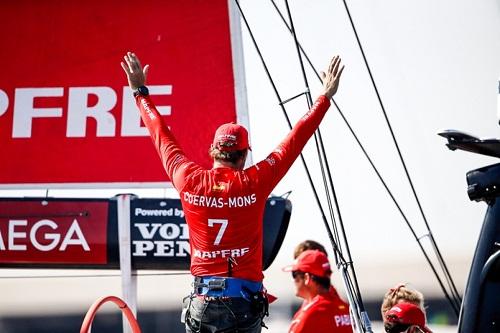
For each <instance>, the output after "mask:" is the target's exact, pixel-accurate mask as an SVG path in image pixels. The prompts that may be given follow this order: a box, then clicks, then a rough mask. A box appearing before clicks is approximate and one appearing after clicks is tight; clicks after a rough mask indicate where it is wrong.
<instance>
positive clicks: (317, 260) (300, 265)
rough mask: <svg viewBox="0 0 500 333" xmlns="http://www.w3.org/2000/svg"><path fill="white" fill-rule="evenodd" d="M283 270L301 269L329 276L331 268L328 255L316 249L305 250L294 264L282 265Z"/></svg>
mask: <svg viewBox="0 0 500 333" xmlns="http://www.w3.org/2000/svg"><path fill="white" fill-rule="evenodd" d="M283 271H284V272H292V271H301V272H304V273H309V274H312V275H316V276H319V277H328V278H329V277H330V275H332V269H331V267H330V262H329V261H328V257H327V256H326V255H325V254H324V253H323V252H321V251H318V250H307V251H304V252H302V253H301V254H300V255H299V256H298V257H297V259H295V264H293V265H289V266H286V267H283Z"/></svg>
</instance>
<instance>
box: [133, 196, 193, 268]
mask: <svg viewBox="0 0 500 333" xmlns="http://www.w3.org/2000/svg"><path fill="white" fill-rule="evenodd" d="M130 212H131V214H130V227H131V236H132V257H133V259H132V266H133V267H135V268H139V267H140V268H141V269H143V268H160V267H162V266H168V267H169V268H170V269H189V258H190V249H189V232H188V227H187V224H186V222H185V220H184V211H183V210H182V207H181V203H180V200H178V199H133V200H132V201H131V204H130Z"/></svg>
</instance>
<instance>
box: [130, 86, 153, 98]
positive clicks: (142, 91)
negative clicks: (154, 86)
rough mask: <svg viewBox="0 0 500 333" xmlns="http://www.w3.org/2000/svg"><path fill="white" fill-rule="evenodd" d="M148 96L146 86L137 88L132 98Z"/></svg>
mask: <svg viewBox="0 0 500 333" xmlns="http://www.w3.org/2000/svg"><path fill="white" fill-rule="evenodd" d="M139 95H141V96H148V95H149V89H148V87H146V86H140V87H139V88H137V89H136V90H134V97H137V96H139Z"/></svg>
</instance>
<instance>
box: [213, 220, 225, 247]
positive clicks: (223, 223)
mask: <svg viewBox="0 0 500 333" xmlns="http://www.w3.org/2000/svg"><path fill="white" fill-rule="evenodd" d="M215 223H220V224H221V227H220V229H219V232H218V233H217V237H215V242H214V245H219V243H220V240H221V239H222V235H224V231H226V228H227V224H228V223H229V221H228V220H223V219H208V226H209V227H213V226H214V224H215Z"/></svg>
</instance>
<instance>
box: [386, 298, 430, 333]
mask: <svg viewBox="0 0 500 333" xmlns="http://www.w3.org/2000/svg"><path fill="white" fill-rule="evenodd" d="M384 329H385V331H386V332H388V333H400V332H406V333H432V331H431V330H430V329H429V328H428V327H427V326H425V313H424V311H423V310H422V309H421V308H420V307H419V306H418V305H415V304H414V303H409V302H401V303H398V304H396V305H394V306H393V307H392V308H390V309H389V310H388V311H387V312H386V313H385V315H384Z"/></svg>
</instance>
